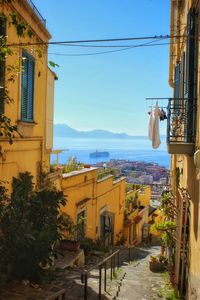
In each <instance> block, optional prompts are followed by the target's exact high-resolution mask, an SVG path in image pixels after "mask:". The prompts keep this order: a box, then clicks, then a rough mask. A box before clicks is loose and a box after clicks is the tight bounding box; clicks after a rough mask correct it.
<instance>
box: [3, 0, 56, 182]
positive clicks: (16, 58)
mask: <svg viewBox="0 0 200 300" xmlns="http://www.w3.org/2000/svg"><path fill="white" fill-rule="evenodd" d="M4 16H7V17H8V19H7V22H6V19H5V18H4ZM13 20H15V21H16V22H17V24H21V25H22V24H24V25H25V27H26V28H28V30H29V33H28V34H25V35H24V36H19V34H17V30H16V26H15V25H14V24H12V22H13ZM0 22H1V27H0V31H1V32H0V35H1V36H7V43H8V44H17V45H18V44H21V43H22V44H23V43H24V46H17V47H16V46H15V47H14V46H13V47H10V49H12V50H13V55H8V56H7V58H6V62H5V63H4V62H1V74H0V81H1V85H2V86H3V87H4V86H5V84H6V87H7V89H8V91H9V96H10V97H11V98H12V99H13V103H9V104H7V103H4V101H3V100H4V99H3V97H4V96H3V93H2V90H3V89H1V93H0V113H1V114H5V115H6V116H7V117H8V118H10V119H11V122H12V124H14V125H17V129H18V132H19V135H17V134H16V137H15V138H14V139H13V144H12V145H9V143H8V140H7V139H6V138H0V180H4V181H8V182H10V183H11V180H12V177H13V176H18V174H19V173H20V172H25V171H29V172H31V174H32V175H33V176H34V182H36V181H37V174H38V171H39V169H40V168H41V166H42V165H43V166H45V167H46V170H47V171H48V170H49V161H50V152H51V149H52V146H53V143H52V136H53V98H54V96H53V94H54V80H55V79H56V75H55V74H54V73H53V72H52V71H51V70H50V69H49V68H48V61H47V45H46V44H43V45H32V46H31V45H30V46H27V44H28V43H31V44H34V43H39V44H40V43H47V42H48V41H49V39H50V38H51V35H50V33H49V32H48V30H47V28H46V24H45V20H44V19H43V18H42V16H41V15H40V13H39V12H38V11H37V9H36V7H34V5H33V4H32V2H31V1H27V0H21V1H13V2H11V3H6V1H5V2H4V1H1V4H0ZM9 22H11V24H9ZM21 25H20V26H21ZM18 30H19V28H18ZM9 65H13V66H15V67H16V68H18V72H17V74H16V73H15V81H14V82H11V81H9V82H7V81H8V78H9V76H10V74H8V72H7V69H6V67H7V66H9Z"/></svg>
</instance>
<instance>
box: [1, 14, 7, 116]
mask: <svg viewBox="0 0 200 300" xmlns="http://www.w3.org/2000/svg"><path fill="white" fill-rule="evenodd" d="M5 36H6V19H5V16H4V15H2V14H1V15H0V37H5ZM5 67H6V63H5V60H0V113H2V114H3V113H4V89H5Z"/></svg>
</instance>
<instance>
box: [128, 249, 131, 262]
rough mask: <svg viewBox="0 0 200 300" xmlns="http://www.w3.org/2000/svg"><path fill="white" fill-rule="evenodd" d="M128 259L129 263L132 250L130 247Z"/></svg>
mask: <svg viewBox="0 0 200 300" xmlns="http://www.w3.org/2000/svg"><path fill="white" fill-rule="evenodd" d="M128 259H129V261H130V260H131V248H130V247H129V248H128Z"/></svg>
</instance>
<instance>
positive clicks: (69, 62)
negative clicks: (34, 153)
mask: <svg viewBox="0 0 200 300" xmlns="http://www.w3.org/2000/svg"><path fill="white" fill-rule="evenodd" d="M34 3H35V5H36V6H37V8H38V9H39V11H40V12H41V14H42V15H43V17H44V18H46V19H47V28H48V30H49V31H50V33H51V35H52V40H54V41H63V40H80V39H102V38H118V37H135V36H154V35H161V34H168V33H169V11H170V1H169V0H143V1H138V0H123V1H122V0H57V1H55V0H42V1H41V0H34ZM145 42H146V41H145ZM137 43H143V41H139V42H137ZM113 44H114V45H116V44H117V43H116V42H115V43H113ZM133 44H136V42H129V45H133ZM121 45H127V42H121ZM104 50H105V51H106V50H110V49H101V48H100V49H98V48H97V49H96V48H93V49H87V48H78V47H66V46H65V47H64V46H51V47H49V52H50V53H52V52H53V53H55V52H56V53H65V54H67V53H68V54H70V53H71V54H80V53H91V52H100V51H104ZM49 59H50V60H53V61H55V62H56V63H57V64H59V66H60V67H59V68H57V69H56V70H55V71H56V73H57V75H58V77H59V80H58V81H57V82H56V86H55V118H54V121H55V123H66V124H68V125H69V126H71V127H73V128H76V129H80V130H91V129H106V130H110V131H113V132H126V133H129V134H133V135H145V134H147V127H148V105H149V103H148V104H147V103H146V102H145V97H167V96H170V94H171V90H170V88H169V86H168V61H169V47H168V46H157V47H143V48H135V49H131V50H127V51H122V52H116V53H108V54H103V55H95V56H75V57H73V56H67V57H65V56H54V55H49ZM165 125H166V123H164V122H163V124H162V125H161V133H165Z"/></svg>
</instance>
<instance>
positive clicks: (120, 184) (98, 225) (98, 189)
mask: <svg viewBox="0 0 200 300" xmlns="http://www.w3.org/2000/svg"><path fill="white" fill-rule="evenodd" d="M61 184H62V190H63V192H64V194H65V195H66V197H67V200H68V203H67V205H66V207H63V209H62V211H63V212H65V213H67V214H68V215H69V216H70V217H71V218H72V220H73V222H74V223H75V224H76V223H77V221H78V220H79V218H84V220H85V221H84V224H83V228H82V230H81V235H82V236H78V238H81V237H83V236H85V237H89V238H91V239H93V240H94V241H97V240H101V241H103V242H105V244H107V245H108V244H113V243H116V242H118V241H119V240H120V239H121V238H122V236H123V222H124V207H125V192H126V191H125V190H126V182H125V178H120V179H118V180H116V181H114V180H113V176H112V175H109V176H106V177H104V178H102V179H101V180H98V168H93V167H89V168H83V169H81V170H78V171H73V172H70V173H65V174H63V175H62V178H61Z"/></svg>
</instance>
